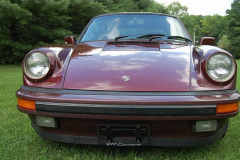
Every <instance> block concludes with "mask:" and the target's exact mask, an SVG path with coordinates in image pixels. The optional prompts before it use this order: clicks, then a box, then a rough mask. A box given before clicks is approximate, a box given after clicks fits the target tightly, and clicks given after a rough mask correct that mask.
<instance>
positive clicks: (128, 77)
mask: <svg viewBox="0 0 240 160" xmlns="http://www.w3.org/2000/svg"><path fill="white" fill-rule="evenodd" d="M130 78H131V77H130V76H122V80H123V81H124V82H127V81H129V80H130Z"/></svg>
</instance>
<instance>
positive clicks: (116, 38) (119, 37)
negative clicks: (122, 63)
mask: <svg viewBox="0 0 240 160" xmlns="http://www.w3.org/2000/svg"><path fill="white" fill-rule="evenodd" d="M129 36H130V35H128V36H118V37H115V41H117V40H118V39H121V38H125V37H129Z"/></svg>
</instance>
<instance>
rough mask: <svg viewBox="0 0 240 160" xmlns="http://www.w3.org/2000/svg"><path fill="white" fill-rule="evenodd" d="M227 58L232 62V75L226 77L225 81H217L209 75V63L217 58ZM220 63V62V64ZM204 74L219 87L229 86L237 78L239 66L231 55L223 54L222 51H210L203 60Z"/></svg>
mask: <svg viewBox="0 0 240 160" xmlns="http://www.w3.org/2000/svg"><path fill="white" fill-rule="evenodd" d="M221 55H222V56H223V57H224V56H225V58H228V59H229V60H230V61H231V66H232V68H231V71H230V74H229V75H228V76H226V77H225V78H223V79H220V78H219V79H217V78H214V77H213V76H212V75H211V74H210V73H209V63H210V61H211V60H212V59H213V58H214V57H215V56H221ZM219 63H220V62H219ZM201 68H202V72H203V74H204V76H205V77H206V78H207V79H208V80H209V81H210V82H212V83H214V84H217V85H225V84H229V83H230V82H232V81H233V79H234V77H235V76H236V70H237V64H236V62H235V60H234V58H233V57H232V55H231V54H230V53H227V52H222V51H210V52H207V53H206V54H205V55H204V57H203V59H202V65H201Z"/></svg>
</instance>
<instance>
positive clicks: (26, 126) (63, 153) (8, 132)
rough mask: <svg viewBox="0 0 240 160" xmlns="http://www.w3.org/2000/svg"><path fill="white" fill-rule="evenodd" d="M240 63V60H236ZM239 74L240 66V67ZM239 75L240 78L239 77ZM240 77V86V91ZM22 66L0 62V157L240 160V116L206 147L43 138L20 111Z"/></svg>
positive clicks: (239, 64) (231, 121) (239, 73)
mask: <svg viewBox="0 0 240 160" xmlns="http://www.w3.org/2000/svg"><path fill="white" fill-rule="evenodd" d="M237 63H238V66H240V60H237ZM238 68H239V70H238V77H239V76H240V67H238ZM239 78H240V77H239ZM239 81H240V79H239V80H238V83H237V88H238V90H240V83H239ZM21 85H22V71H21V67H20V66H12V65H7V66H2V65H0V159H1V160H2V159H82V160H86V159H96V160H98V159H119V160H120V159H121V160H122V159H134V160H142V159H184V160H185V159H199V160H203V159H206V160H209V159H216V160H219V159H231V160H232V159H233V160H235V159H240V116H237V117H234V118H231V119H230V124H229V128H228V132H227V134H226V136H225V138H224V139H222V140H219V141H217V142H216V143H214V144H212V145H208V146H203V147H190V148H161V147H122V148H121V147H120V148H117V147H114V148H110V147H103V146H87V145H75V144H64V143H58V142H51V141H48V140H44V139H42V138H40V137H39V136H38V135H37V134H36V133H35V131H34V130H33V129H32V127H31V125H30V120H29V119H28V116H27V115H26V114H23V113H21V112H19V111H18V110H17V107H16V104H17V99H16V96H15V92H16V90H17V89H18V88H19V87H20V86H21Z"/></svg>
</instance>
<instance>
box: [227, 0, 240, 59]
mask: <svg viewBox="0 0 240 160" xmlns="http://www.w3.org/2000/svg"><path fill="white" fill-rule="evenodd" d="M226 13H227V14H228V15H227V18H228V27H227V28H228V38H229V41H230V44H231V46H232V49H231V50H230V51H231V53H232V54H233V56H234V57H235V58H240V43H239V42H240V0H234V1H233V3H232V5H231V9H230V10H227V12H226Z"/></svg>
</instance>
